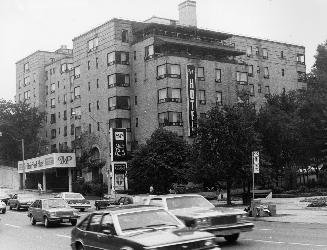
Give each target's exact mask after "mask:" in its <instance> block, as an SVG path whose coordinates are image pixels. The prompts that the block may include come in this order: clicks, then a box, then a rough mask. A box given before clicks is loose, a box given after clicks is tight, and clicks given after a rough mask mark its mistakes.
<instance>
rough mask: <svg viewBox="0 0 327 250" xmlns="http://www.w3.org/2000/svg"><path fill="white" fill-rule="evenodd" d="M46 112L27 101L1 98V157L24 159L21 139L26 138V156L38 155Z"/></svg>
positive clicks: (14, 159) (9, 159)
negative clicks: (31, 105)
mask: <svg viewBox="0 0 327 250" xmlns="http://www.w3.org/2000/svg"><path fill="white" fill-rule="evenodd" d="M43 119H44V113H40V112H39V111H38V109H37V108H32V107H30V106H29V104H27V103H25V102H23V103H22V102H20V103H13V102H11V101H6V100H4V99H1V100H0V132H2V136H1V137H0V159H2V160H7V161H17V160H21V159H22V151H21V150H22V147H21V139H24V144H25V158H26V159H28V158H32V157H35V156H37V154H38V153H39V152H40V151H39V150H40V143H41V139H40V138H39V137H38V133H39V129H40V127H41V125H42V121H43Z"/></svg>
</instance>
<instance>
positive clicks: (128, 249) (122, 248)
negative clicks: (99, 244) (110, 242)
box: [120, 246, 134, 250]
mask: <svg viewBox="0 0 327 250" xmlns="http://www.w3.org/2000/svg"><path fill="white" fill-rule="evenodd" d="M120 250H134V248H132V247H129V246H124V247H121V248H120Z"/></svg>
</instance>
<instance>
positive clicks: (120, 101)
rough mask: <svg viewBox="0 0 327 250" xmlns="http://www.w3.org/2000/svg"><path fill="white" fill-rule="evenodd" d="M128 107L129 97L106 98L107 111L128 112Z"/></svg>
mask: <svg viewBox="0 0 327 250" xmlns="http://www.w3.org/2000/svg"><path fill="white" fill-rule="evenodd" d="M130 108H131V106H130V99H129V96H114V97H110V98H108V110H109V111H111V110H115V109H124V110H129V109H130Z"/></svg>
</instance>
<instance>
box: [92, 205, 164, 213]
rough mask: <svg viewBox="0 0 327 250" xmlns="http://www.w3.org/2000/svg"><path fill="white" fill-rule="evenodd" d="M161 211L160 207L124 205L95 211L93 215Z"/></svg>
mask: <svg viewBox="0 0 327 250" xmlns="http://www.w3.org/2000/svg"><path fill="white" fill-rule="evenodd" d="M158 209H160V210H163V208H162V207H156V206H149V205H124V206H114V207H111V208H110V207H109V208H107V209H105V210H101V211H95V212H93V214H104V213H111V214H121V213H124V212H139V211H149V210H158Z"/></svg>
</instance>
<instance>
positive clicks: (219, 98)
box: [216, 91, 223, 105]
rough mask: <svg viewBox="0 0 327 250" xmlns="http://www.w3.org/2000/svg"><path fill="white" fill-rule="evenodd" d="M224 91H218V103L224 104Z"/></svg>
mask: <svg viewBox="0 0 327 250" xmlns="http://www.w3.org/2000/svg"><path fill="white" fill-rule="evenodd" d="M222 95H223V93H222V92H221V91H217V92H216V105H223V98H222V97H223V96H222Z"/></svg>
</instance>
